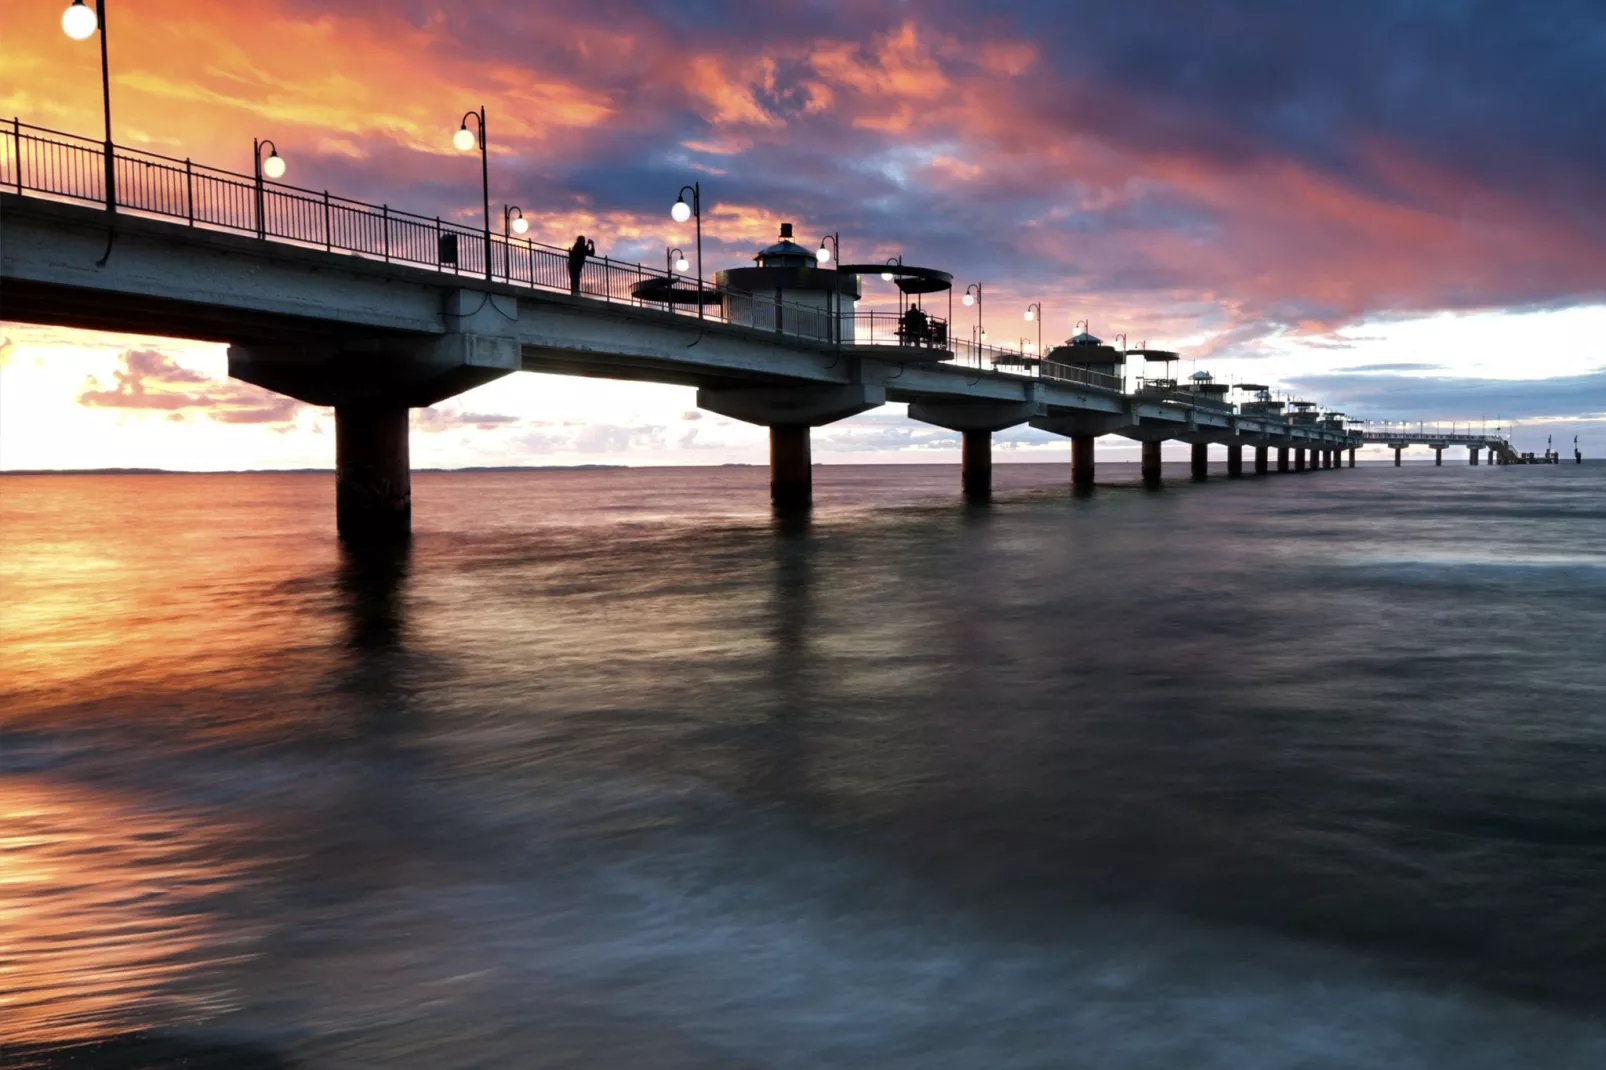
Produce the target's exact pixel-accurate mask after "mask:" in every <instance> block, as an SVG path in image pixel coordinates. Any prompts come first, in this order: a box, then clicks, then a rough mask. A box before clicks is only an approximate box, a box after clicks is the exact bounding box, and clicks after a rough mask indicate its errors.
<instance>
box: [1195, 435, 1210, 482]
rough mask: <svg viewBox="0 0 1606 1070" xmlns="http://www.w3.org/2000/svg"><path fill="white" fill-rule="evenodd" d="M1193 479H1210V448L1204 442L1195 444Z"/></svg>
mask: <svg viewBox="0 0 1606 1070" xmlns="http://www.w3.org/2000/svg"><path fill="white" fill-rule="evenodd" d="M1193 478H1194V479H1197V480H1206V479H1209V478H1210V447H1209V446H1207V445H1206V444H1205V443H1203V442H1195V443H1194V444H1193Z"/></svg>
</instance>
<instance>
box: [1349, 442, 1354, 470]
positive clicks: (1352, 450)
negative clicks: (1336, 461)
mask: <svg viewBox="0 0 1606 1070" xmlns="http://www.w3.org/2000/svg"><path fill="white" fill-rule="evenodd" d="M1349 466H1350V467H1351V468H1354V467H1355V447H1354V446H1351V447H1350V450H1349Z"/></svg>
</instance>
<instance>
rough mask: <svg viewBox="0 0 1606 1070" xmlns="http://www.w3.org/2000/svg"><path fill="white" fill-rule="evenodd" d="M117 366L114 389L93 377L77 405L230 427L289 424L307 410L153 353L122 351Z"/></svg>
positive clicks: (286, 399) (261, 391)
mask: <svg viewBox="0 0 1606 1070" xmlns="http://www.w3.org/2000/svg"><path fill="white" fill-rule="evenodd" d="M117 363H118V367H117V369H116V370H115V371H114V372H113V373H112V375H113V377H114V378H115V380H116V385H115V386H114V387H113V388H112V389H110V390H107V389H103V388H102V387H101V384H100V382H99V381H98V380H97V379H95V378H94V377H93V376H90V377H89V379H88V380H87V382H86V383H85V384H84V388H83V390H81V391H80V392H79V394H78V399H77V400H78V404H80V405H87V406H91V407H97V408H111V409H143V410H155V411H159V412H168V413H170V414H171V415H170V416H169V417H168V418H169V419H185V418H186V417H187V416H188V415H189V414H190V413H192V412H193V413H198V414H200V415H203V416H205V417H206V418H207V419H210V420H216V421H218V422H219V423H226V424H277V423H288V422H290V421H293V420H294V419H295V417H296V413H297V412H298V411H299V410H300V409H301V408H302V407H303V406H302V403H301V402H299V401H296V400H295V399H294V398H288V397H285V396H284V395H283V394H275V393H273V392H271V391H268V390H264V389H262V388H261V387H258V386H251V385H250V384H248V383H241V382H235V381H233V380H228V381H223V380H217V379H213V378H211V377H210V376H207V375H203V374H201V373H200V372H197V371H193V370H192V369H189V368H186V367H184V366H182V365H181V364H179V363H178V362H177V361H175V360H174V359H173V358H172V357H170V356H168V355H167V354H165V353H162V352H160V351H159V350H155V349H128V350H124V351H123V352H122V353H121V354H120V355H119V356H118V358H117ZM191 388H204V389H191Z"/></svg>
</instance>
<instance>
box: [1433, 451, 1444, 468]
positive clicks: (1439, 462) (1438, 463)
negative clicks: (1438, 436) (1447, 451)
mask: <svg viewBox="0 0 1606 1070" xmlns="http://www.w3.org/2000/svg"><path fill="white" fill-rule="evenodd" d="M1433 467H1435V468H1443V467H1444V447H1443V446H1435V447H1433Z"/></svg>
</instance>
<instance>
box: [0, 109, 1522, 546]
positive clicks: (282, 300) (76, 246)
mask: <svg viewBox="0 0 1606 1070" xmlns="http://www.w3.org/2000/svg"><path fill="white" fill-rule="evenodd" d="M10 126H11V129H10V130H5V129H4V128H3V127H0V189H4V190H5V192H4V193H0V249H3V255H0V294H3V301H4V304H3V307H0V316H3V317H4V318H7V319H11V320H16V321H21V322H30V323H40V324H51V325H57V326H63V327H75V328H84V329H90V330H106V331H118V332H126V333H138V334H155V335H164V336H168V337H177V338H189V339H195V340H199V341H212V342H220V343H225V344H227V345H228V346H229V351H228V352H229V358H228V359H229V374H230V375H231V376H233V377H235V378H238V379H241V380H243V381H246V382H249V383H253V384H256V385H258V386H261V387H264V388H266V389H269V390H273V391H276V392H278V393H281V394H285V395H288V396H290V397H294V398H296V399H298V400H301V401H304V402H307V403H309V404H314V405H320V406H328V407H331V408H333V410H334V414H335V423H336V429H337V430H336V443H337V445H336V458H335V467H336V484H337V506H336V512H337V524H338V528H339V530H340V532H341V534H342V535H343V536H346V537H349V538H370V537H397V536H404V535H405V534H406V533H407V532H408V530H409V528H410V513H411V490H410V475H409V465H408V410H409V409H411V408H416V407H422V406H428V405H432V404H434V403H436V402H439V401H441V400H444V399H446V398H449V397H452V396H453V395H455V394H458V393H461V392H463V391H465V390H468V389H470V388H472V387H476V386H479V385H482V384H484V383H487V382H490V381H492V380H495V379H497V378H500V377H501V376H504V375H509V374H512V373H514V372H519V371H536V372H548V373H556V374H562V375H577V376H589V377H596V378H604V379H620V380H637V381H649V382H659V383H670V384H677V385H682V386H689V387H693V388H695V389H696V391H697V405H698V406H699V407H701V408H703V409H705V410H708V411H710V412H714V413H719V414H721V415H724V416H727V417H729V418H732V419H735V420H741V421H746V422H748V423H753V424H758V425H761V426H764V427H767V428H768V429H769V432H770V472H771V496H772V499H773V501H774V504H775V506H776V508H777V509H778V510H782V511H796V510H803V509H807V508H808V507H809V505H810V502H811V499H812V486H811V478H812V477H811V464H810V449H809V447H810V443H809V433H810V429H811V428H814V427H819V426H823V425H826V424H829V423H832V422H834V421H837V420H842V419H845V418H847V417H850V416H853V415H855V414H857V413H861V412H866V411H868V410H871V409H874V408H876V407H878V406H880V405H883V404H886V403H888V402H903V403H907V405H908V407H909V415H910V416H911V417H912V418H913V419H915V420H918V421H922V422H925V423H929V424H932V425H935V426H938V427H943V428H947V429H949V430H952V431H955V432H957V433H959V435H960V436H961V440H962V443H963V450H962V453H963V464H962V475H961V488H960V489H961V490H962V492H963V493H964V495H965V496H966V497H967V498H970V499H973V500H984V499H986V498H987V497H988V496H989V494H990V492H991V483H992V435H993V433H994V432H997V431H1001V430H1004V429H1006V428H1010V427H1015V426H1019V425H1023V424H1026V425H1030V426H1031V427H1034V428H1038V429H1040V430H1044V431H1048V432H1050V433H1052V434H1056V435H1062V436H1064V437H1066V438H1068V439H1069V440H1070V444H1071V449H1070V460H1071V465H1070V468H1071V471H1070V473H1069V477H1070V483H1071V485H1072V486H1073V487H1076V488H1080V489H1082V490H1086V489H1087V488H1089V487H1090V486H1091V485H1092V484H1093V481H1094V455H1093V443H1094V440H1095V439H1096V438H1098V437H1099V436H1102V435H1117V436H1122V437H1125V438H1127V439H1131V440H1134V441H1137V442H1139V443H1140V444H1141V451H1142V473H1143V478H1144V480H1145V482H1146V483H1149V484H1151V485H1154V484H1158V483H1159V481H1160V446H1161V443H1163V442H1166V441H1177V442H1185V443H1188V444H1189V445H1190V446H1191V448H1192V465H1191V474H1192V476H1193V478H1194V479H1196V480H1205V479H1207V478H1208V475H1209V468H1208V464H1207V462H1208V453H1209V448H1210V447H1211V446H1212V445H1218V446H1222V447H1225V449H1226V451H1227V475H1228V477H1229V478H1241V477H1243V475H1244V470H1245V466H1244V450H1245V449H1246V448H1249V449H1252V450H1253V451H1254V454H1253V458H1254V460H1253V469H1252V471H1253V474H1255V475H1267V474H1270V473H1271V472H1272V471H1273V469H1272V466H1271V463H1270V451H1271V450H1276V451H1277V454H1276V456H1277V463H1276V468H1275V471H1276V472H1279V473H1283V472H1288V471H1289V470H1290V467H1289V455H1290V454H1292V457H1293V466H1292V469H1293V471H1295V472H1315V471H1330V470H1332V469H1334V468H1339V467H1342V466H1343V463H1344V461H1345V460H1346V458H1347V460H1348V464H1349V466H1350V467H1353V466H1354V463H1355V450H1356V449H1357V448H1358V447H1359V446H1361V445H1362V444H1364V443H1367V442H1372V441H1381V440H1380V439H1377V438H1374V437H1372V434H1371V433H1368V432H1362V431H1360V430H1358V429H1356V428H1354V427H1352V426H1349V425H1348V422H1347V421H1346V419H1345V417H1344V414H1342V413H1332V412H1323V411H1321V410H1320V409H1319V408H1318V407H1317V406H1316V405H1315V403H1313V402H1308V401H1295V402H1292V403H1291V404H1288V405H1285V404H1284V403H1282V402H1278V401H1273V400H1272V399H1271V397H1270V394H1269V392H1268V391H1267V390H1266V389H1265V388H1264V387H1261V386H1254V385H1249V386H1242V385H1241V386H1237V387H1229V386H1228V385H1227V384H1224V383H1217V382H1215V381H1214V380H1213V378H1212V377H1211V376H1210V375H1209V373H1207V372H1199V373H1196V374H1195V375H1194V376H1192V377H1191V378H1189V379H1186V380H1182V381H1179V380H1177V379H1175V378H1174V377H1173V376H1172V375H1171V368H1172V366H1173V364H1174V362H1175V361H1177V360H1178V354H1176V353H1174V352H1167V351H1163V350H1158V349H1149V348H1145V347H1139V348H1136V349H1132V348H1127V347H1126V346H1125V344H1124V341H1123V344H1122V346H1121V347H1120V348H1117V347H1115V346H1114V345H1110V344H1106V343H1105V342H1103V341H1102V340H1101V339H1099V338H1097V337H1095V336H1093V335H1092V334H1091V333H1089V332H1087V331H1083V332H1082V333H1080V334H1078V335H1077V336H1075V337H1073V338H1070V339H1067V340H1066V342H1065V343H1064V344H1063V345H1059V346H1055V347H1053V348H1052V349H1049V350H1048V351H1047V352H1046V353H1032V352H1028V351H1027V347H1026V346H1025V345H1024V344H1023V345H1022V347H1021V349H1019V350H1010V349H1007V348H1004V347H997V346H990V345H987V344H985V343H983V342H981V341H980V340H979V338H963V337H956V335H955V332H953V331H952V330H951V329H950V328H951V324H952V322H953V315H952V311H953V310H952V305H953V297H954V294H953V289H952V285H951V276H950V275H949V274H948V273H946V272H944V271H940V270H937V269H934V268H924V267H918V266H914V265H906V264H904V263H903V262H902V260H901V259H900V258H894V260H893V261H889V262H888V263H886V264H868V265H866V264H860V265H854V264H838V265H836V266H834V267H826V266H824V264H825V262H826V261H828V260H829V258H828V257H825V256H821V255H819V254H818V253H817V252H816V251H815V250H812V249H808V248H806V247H804V246H802V245H799V244H798V243H796V242H795V241H794V240H793V239H792V235H791V230H790V225H789V224H787V225H783V226H782V227H781V229H780V237H779V239H778V240H777V241H776V242H775V243H773V244H772V245H770V246H767V247H765V248H764V249H762V250H760V251H759V252H758V254H757V255H756V256H755V258H754V260H755V264H756V266H755V267H750V268H736V269H730V270H728V271H721V272H718V273H716V274H715V275H714V277H713V278H712V279H703V278H701V277H700V276H699V277H697V278H688V277H687V276H686V275H685V274H683V273H680V272H678V271H677V270H675V265H673V264H671V265H667V266H666V269H659V268H655V267H649V266H647V265H643V264H639V263H624V262H621V261H617V260H612V259H609V258H608V257H605V256H604V257H596V256H590V257H587V258H586V260H585V262H584V264H583V265H582V267H581V270H580V272H579V273H578V276H577V277H571V276H570V272H569V264H568V260H567V250H563V249H557V248H553V247H550V246H545V245H542V244H540V243H538V242H534V241H528V240H524V239H522V238H518V237H515V236H512V235H497V234H493V233H490V232H489V231H488V230H480V229H475V228H472V227H465V226H462V225H460V224H456V223H452V222H450V221H447V220H443V219H440V218H435V217H423V216H419V215H414V214H409V213H407V212H403V211H400V210H397V209H394V208H391V207H390V206H388V205H370V204H365V203H362V202H359V201H354V200H350V199H347V198H342V197H338V196H335V195H332V194H330V193H328V192H327V191H312V190H306V189H301V188H298V187H294V186H290V185H285V184H282V183H277V182H270V181H267V180H266V179H265V178H264V176H263V175H262V174H260V173H258V174H255V175H240V174H234V173H231V172H227V171H222V170H219V169H216V168H210V167H205V166H203V165H199V164H196V163H194V162H193V161H190V160H179V159H174V158H170V157H164V156H159V155H156V154H152V153H147V152H143V151H141V150H135V149H128V148H122V147H116V148H114V150H113V159H112V160H111V161H107V160H106V159H105V150H104V149H103V143H102V142H100V141H98V140H93V139H90V138H83V137H78V136H75V135H71V134H65V133H61V132H58V131H51V130H45V129H42V128H39V127H34V126H30V125H28V124H25V123H21V122H20V121H19V122H14V123H12V124H10ZM113 171H115V173H116V175H117V176H118V177H117V180H116V184H115V191H116V192H115V196H116V201H115V202H113V201H112V200H111V198H110V196H109V195H108V193H109V191H108V183H107V182H106V179H105V177H104V176H106V175H109V174H111V173H112V172H113ZM683 196H684V193H683ZM694 196H696V194H694ZM683 206H684V205H683V203H682V204H677V205H676V207H677V209H679V208H681V207H683ZM824 247H825V246H824V243H822V250H823V249H824ZM872 272H874V273H879V274H880V276H881V278H882V279H883V280H889V281H892V282H894V283H895V285H896V288H897V290H898V293H899V307H898V310H897V311H896V312H891V311H861V310H859V308H858V302H859V299H860V286H859V280H860V278H861V277H863V276H865V275H868V274H870V273H872ZM966 296H967V298H968V297H969V291H967V294H966ZM967 303H968V302H967ZM1139 362H1141V363H1142V370H1141V375H1140V376H1139V377H1138V378H1137V379H1136V386H1135V387H1133V388H1132V389H1128V388H1127V383H1128V370H1129V368H1128V366H1129V365H1137V364H1138V363H1139ZM1234 390H1236V391H1238V396H1237V397H1234V396H1233V391H1234ZM1414 441H1415V440H1414V439H1406V438H1399V437H1397V436H1396V437H1393V438H1388V442H1389V444H1395V445H1398V447H1399V448H1403V447H1404V445H1406V444H1410V443H1411V442H1414ZM1460 441H1461V440H1460V439H1457V438H1454V437H1453V436H1452V437H1445V436H1435V437H1434V439H1433V442H1432V443H1428V444H1430V445H1434V444H1436V445H1437V448H1439V449H1440V450H1442V449H1443V448H1444V447H1445V446H1447V445H1450V444H1452V443H1459V442H1460ZM1468 444H1469V445H1473V446H1474V456H1475V453H1476V449H1481V448H1488V449H1489V450H1490V451H1491V454H1492V455H1494V456H1497V457H1499V458H1500V463H1508V458H1509V457H1516V456H1517V455H1516V454H1515V452H1514V451H1512V450H1511V449H1510V446H1509V444H1508V443H1506V442H1504V441H1503V440H1494V439H1487V438H1481V437H1480V438H1479V439H1478V440H1477V442H1476V443H1475V444H1474V443H1471V442H1468ZM1396 456H1398V454H1396ZM1474 463H1476V462H1475V461H1474Z"/></svg>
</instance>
